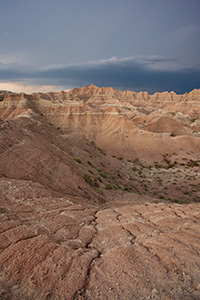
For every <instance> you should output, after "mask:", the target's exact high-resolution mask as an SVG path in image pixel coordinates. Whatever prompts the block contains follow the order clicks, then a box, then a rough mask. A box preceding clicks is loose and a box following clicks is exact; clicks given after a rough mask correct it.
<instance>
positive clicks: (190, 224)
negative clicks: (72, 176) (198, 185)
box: [0, 179, 200, 300]
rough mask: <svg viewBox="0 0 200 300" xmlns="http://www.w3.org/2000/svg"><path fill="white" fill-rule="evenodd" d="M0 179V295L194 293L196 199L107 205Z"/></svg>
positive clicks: (199, 271) (198, 234) (198, 258)
mask: <svg viewBox="0 0 200 300" xmlns="http://www.w3.org/2000/svg"><path fill="white" fill-rule="evenodd" d="M0 184H1V188H2V190H3V191H4V192H3V194H2V195H1V196H2V198H1V207H0V217H1V226H0V248H1V250H0V277H1V284H0V299H67V300H70V299H102V300H103V299H185V300H186V299H187V300H188V299H199V297H200V280H199V279H200V255H199V254H200V206H199V204H190V205H179V204H164V203H160V204H150V203H146V204H140V205H131V206H130V205H129V206H120V207H116V206H115V207H113V208H106V207H102V206H101V207H99V206H96V205H94V204H92V203H91V204H77V203H74V202H73V198H72V197H71V198H70V197H50V196H48V193H49V192H48V191H47V190H44V189H43V190H42V189H41V191H42V193H41V196H40V197H38V195H37V193H36V191H35V189H36V188H37V189H38V188H39V186H37V187H36V186H34V185H32V186H31V185H29V183H28V182H24V184H26V186H27V190H29V196H27V195H26V196H25V197H24V198H23V197H20V198H17V197H16V196H15V197H14V196H11V195H14V194H15V195H17V193H16V192H15V193H14V192H13V193H12V192H11V191H12V190H14V191H15V190H16V189H18V184H19V183H18V182H17V181H15V180H8V179H4V180H1V183H0ZM42 194H43V195H42ZM45 194H46V196H45ZM77 201H78V202H79V203H81V199H79V200H78V199H77V200H76V202H77Z"/></svg>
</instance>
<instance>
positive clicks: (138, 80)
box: [0, 56, 200, 93]
mask: <svg viewBox="0 0 200 300" xmlns="http://www.w3.org/2000/svg"><path fill="white" fill-rule="evenodd" d="M169 66H171V67H169ZM0 80H1V81H5V80H6V81H22V82H26V80H28V81H29V82H30V81H31V83H32V84H41V85H44V84H45V85H54V86H64V87H66V88H73V87H80V86H83V85H90V84H91V83H93V84H95V85H97V86H112V87H114V88H117V89H131V90H135V91H148V92H149V93H154V92H156V91H158V92H162V91H166V90H168V91H171V90H173V91H175V92H176V93H185V92H189V91H191V90H192V89H194V88H200V69H199V68H196V69H195V68H182V67H181V66H180V64H179V62H178V61H177V60H176V59H169V58H162V57H156V56H152V57H137V58H121V59H118V58H117V57H112V58H111V59H107V60H100V61H94V62H88V63H82V64H71V65H66V66H52V67H48V68H44V69H35V70H33V69H28V68H27V67H24V66H19V65H15V64H11V65H3V64H0Z"/></svg>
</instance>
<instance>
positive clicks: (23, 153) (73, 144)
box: [0, 85, 200, 300]
mask: <svg viewBox="0 0 200 300" xmlns="http://www.w3.org/2000/svg"><path fill="white" fill-rule="evenodd" d="M199 219H200V90H193V91H191V92H190V93H186V94H184V95H177V94H175V93H174V92H164V93H155V94H153V95H149V94H148V93H147V92H140V93H135V92H133V91H118V90H115V89H113V88H98V87H96V86H94V85H91V86H89V87H88V86H85V87H83V88H75V89H74V90H72V91H70V92H63V91H62V92H59V93H46V94H43V93H34V94H31V95H26V94H24V93H21V94H15V93H11V92H7V91H0V220H1V223H0V299H4V300H6V299H7V300H8V299H13V300H18V299H22V300H24V299H35V300H38V299H41V300H43V299H44V300H46V299H52V300H54V299H63V300H64V299H65V300H84V299H85V300H86V299H88V300H105V299H109V300H110V299H112V300H118V299H120V300H124V299H126V300H134V299H136V300H140V299H143V300H146V299H154V300H160V299H163V300H171V299H177V300H178V299H181V300H189V299H193V300H195V299H196V300H197V299H200V222H199Z"/></svg>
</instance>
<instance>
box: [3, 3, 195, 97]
mask: <svg viewBox="0 0 200 300" xmlns="http://www.w3.org/2000/svg"><path fill="white" fill-rule="evenodd" d="M199 14H200V0H17V1H16V0H0V90H10V91H13V92H25V93H32V92H38V91H42V92H48V91H60V90H69V89H73V88H74V87H82V86H84V85H91V84H95V85H97V86H106V87H109V86H112V87H114V88H116V89H121V90H133V91H136V92H139V91H147V92H149V93H150V94H153V93H154V92H163V91H172V90H173V91H175V92H176V93H179V94H183V93H185V92H190V91H191V90H193V89H194V88H200V18H199Z"/></svg>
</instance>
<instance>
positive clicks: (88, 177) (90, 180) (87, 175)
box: [83, 174, 93, 185]
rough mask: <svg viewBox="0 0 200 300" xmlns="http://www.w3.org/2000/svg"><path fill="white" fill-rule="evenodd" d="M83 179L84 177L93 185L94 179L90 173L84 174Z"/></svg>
mask: <svg viewBox="0 0 200 300" xmlns="http://www.w3.org/2000/svg"><path fill="white" fill-rule="evenodd" d="M83 179H84V180H85V181H86V182H87V183H89V184H90V185H92V183H93V180H92V177H91V175H90V174H83Z"/></svg>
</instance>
